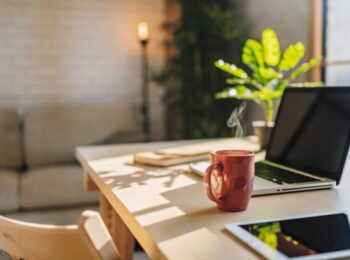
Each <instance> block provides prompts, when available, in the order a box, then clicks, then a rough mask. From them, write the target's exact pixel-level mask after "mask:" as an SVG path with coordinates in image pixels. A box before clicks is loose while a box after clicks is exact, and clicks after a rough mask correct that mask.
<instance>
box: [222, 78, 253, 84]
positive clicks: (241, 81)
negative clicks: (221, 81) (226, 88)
mask: <svg viewBox="0 0 350 260" xmlns="http://www.w3.org/2000/svg"><path fill="white" fill-rule="evenodd" d="M226 83H227V84H230V85H236V84H240V85H241V84H247V83H249V82H248V81H247V80H245V79H240V78H232V79H227V80H226Z"/></svg>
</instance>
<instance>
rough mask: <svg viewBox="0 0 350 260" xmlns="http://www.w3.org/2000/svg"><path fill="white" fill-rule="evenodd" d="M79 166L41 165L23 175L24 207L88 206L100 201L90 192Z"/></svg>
mask: <svg viewBox="0 0 350 260" xmlns="http://www.w3.org/2000/svg"><path fill="white" fill-rule="evenodd" d="M83 179H84V178H83V171H82V169H81V168H80V167H79V166H75V165H65V166H57V167H40V168H36V169H31V170H28V171H26V172H25V173H24V174H21V176H20V203H19V204H20V207H22V208H24V209H33V208H52V207H57V206H70V205H72V206H73V205H86V204H90V203H94V202H97V201H98V196H97V195H98V194H97V192H86V191H85V190H84V183H83Z"/></svg>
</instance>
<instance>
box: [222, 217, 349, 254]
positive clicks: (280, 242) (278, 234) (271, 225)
mask: <svg viewBox="0 0 350 260" xmlns="http://www.w3.org/2000/svg"><path fill="white" fill-rule="evenodd" d="M225 228H226V229H227V230H228V231H230V232H231V233H232V234H234V235H235V236H236V237H238V238H239V239H240V240H242V241H243V242H244V243H246V244H247V245H249V246H250V247H251V248H252V249H254V250H255V251H257V252H258V253H260V254H261V255H262V256H264V257H265V258H267V259H300V260H311V259H312V260H315V259H317V260H319V259H335V258H346V257H349V256H350V227H349V221H348V216H347V215H346V214H345V213H332V214H330V213H328V214H322V215H309V216H301V217H293V218H287V219H273V220H265V221H257V222H249V223H248V222H247V223H233V224H227V225H225ZM347 259H348V258H347Z"/></svg>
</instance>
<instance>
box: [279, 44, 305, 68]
mask: <svg viewBox="0 0 350 260" xmlns="http://www.w3.org/2000/svg"><path fill="white" fill-rule="evenodd" d="M304 54H305V47H304V44H302V43H301V42H297V43H296V44H295V45H290V46H289V47H288V48H287V49H286V50H285V51H284V53H283V57H282V60H281V62H280V64H279V66H278V67H279V69H281V70H289V69H293V68H294V67H295V66H296V65H297V64H298V63H299V61H300V59H301V58H302V57H304Z"/></svg>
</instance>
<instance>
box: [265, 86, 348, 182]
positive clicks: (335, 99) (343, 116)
mask: <svg viewBox="0 0 350 260" xmlns="http://www.w3.org/2000/svg"><path fill="white" fill-rule="evenodd" d="M349 133H350V87H321V88H287V89H286V91H285V93H284V96H283V98H282V101H281V104H280V107H279V111H278V114H277V118H276V123H275V127H274V129H273V131H272V135H271V139H270V143H269V147H268V149H267V155H266V159H267V160H269V161H272V162H275V163H278V164H283V165H286V166H288V167H291V168H294V169H298V170H301V171H305V172H310V173H312V174H315V175H319V176H323V177H327V178H330V179H333V180H336V181H337V182H339V180H340V177H341V174H342V170H343V167H344V163H345V159H346V156H347V152H348V149H349V141H350V138H349V137H350V136H349Z"/></svg>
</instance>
